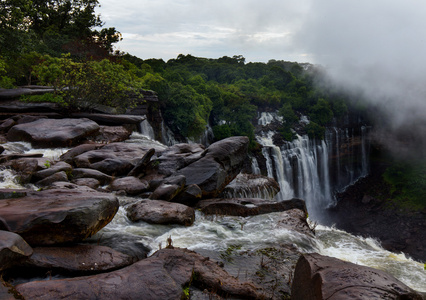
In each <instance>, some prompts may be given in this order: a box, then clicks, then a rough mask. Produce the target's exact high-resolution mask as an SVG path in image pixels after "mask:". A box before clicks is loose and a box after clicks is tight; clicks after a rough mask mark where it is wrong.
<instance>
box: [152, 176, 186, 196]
mask: <svg viewBox="0 0 426 300" xmlns="http://www.w3.org/2000/svg"><path fill="white" fill-rule="evenodd" d="M185 183H186V178H185V176H182V175H177V176H171V177H168V178H166V179H165V180H164V181H162V183H161V184H160V185H159V186H158V187H157V188H156V189H155V191H154V192H153V193H152V195H151V196H150V199H154V200H165V201H171V200H172V199H174V198H175V197H176V196H177V195H178V194H180V193H181V192H182V191H183V189H184V187H185Z"/></svg>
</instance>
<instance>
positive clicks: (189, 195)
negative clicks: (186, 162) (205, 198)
mask: <svg viewBox="0 0 426 300" xmlns="http://www.w3.org/2000/svg"><path fill="white" fill-rule="evenodd" d="M202 195H203V191H202V190H201V189H200V187H199V186H198V185H196V184H191V185H189V186H187V187H186V188H185V189H184V190H183V191H182V192H181V193H180V194H179V195H177V197H174V198H173V202H177V203H182V204H185V205H188V206H195V205H196V204H197V203H198V201H200V200H201V197H202Z"/></svg>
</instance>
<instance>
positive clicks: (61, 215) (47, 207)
mask: <svg viewBox="0 0 426 300" xmlns="http://www.w3.org/2000/svg"><path fill="white" fill-rule="evenodd" d="M61 185H62V186H63V187H65V186H68V187H69V188H58V187H55V188H52V189H48V190H43V191H29V190H28V191H27V196H25V197H21V198H17V199H4V200H1V201H0V218H3V220H4V221H5V222H6V224H7V225H8V226H9V228H10V230H11V231H12V232H15V233H18V234H19V235H21V236H22V237H23V238H24V239H25V240H26V241H27V242H28V243H29V244H30V245H53V244H58V243H66V242H79V241H82V240H84V239H85V238H87V237H89V236H91V235H93V234H94V233H96V232H97V231H98V230H100V229H101V228H102V227H104V226H105V225H106V224H108V223H109V222H110V221H111V220H112V218H113V217H114V215H115V213H116V212H117V210H118V205H119V204H118V200H117V198H116V197H114V196H112V195H108V194H104V193H99V192H96V191H94V190H92V189H90V188H87V187H78V186H75V185H72V184H70V183H61Z"/></svg>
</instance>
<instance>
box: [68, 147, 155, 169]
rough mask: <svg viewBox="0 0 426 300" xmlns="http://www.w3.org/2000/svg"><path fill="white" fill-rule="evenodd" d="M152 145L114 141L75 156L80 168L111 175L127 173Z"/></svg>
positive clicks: (76, 163)
mask: <svg viewBox="0 0 426 300" xmlns="http://www.w3.org/2000/svg"><path fill="white" fill-rule="evenodd" d="M150 149H151V147H149V146H146V145H143V144H136V143H112V144H108V145H105V146H104V147H102V148H101V149H97V150H92V151H88V152H84V153H82V154H80V155H78V156H76V157H75V158H74V162H75V165H76V166H77V167H79V168H90V169H95V170H98V171H101V172H103V173H106V174H109V175H116V176H120V175H126V174H128V173H129V172H130V171H131V170H132V169H133V168H134V167H135V165H136V164H137V162H138V161H139V160H140V158H142V157H143V156H144V155H145V154H146V153H147V152H148V151H149V150H150Z"/></svg>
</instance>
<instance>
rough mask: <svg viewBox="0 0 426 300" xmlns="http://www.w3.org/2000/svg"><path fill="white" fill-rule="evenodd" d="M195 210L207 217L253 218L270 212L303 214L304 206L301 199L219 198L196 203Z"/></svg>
mask: <svg viewBox="0 0 426 300" xmlns="http://www.w3.org/2000/svg"><path fill="white" fill-rule="evenodd" d="M197 208H198V209H200V210H201V211H202V212H203V213H204V214H207V215H228V216H241V217H247V216H255V215H261V214H269V213H272V212H279V211H286V210H290V209H299V210H301V211H303V212H304V213H305V216H306V204H305V201H303V200H301V199H291V200H285V201H281V202H276V201H271V200H264V199H258V198H230V199H228V198H221V199H208V200H202V201H200V202H198V204H197Z"/></svg>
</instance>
